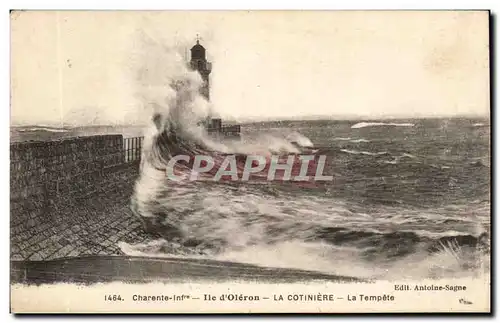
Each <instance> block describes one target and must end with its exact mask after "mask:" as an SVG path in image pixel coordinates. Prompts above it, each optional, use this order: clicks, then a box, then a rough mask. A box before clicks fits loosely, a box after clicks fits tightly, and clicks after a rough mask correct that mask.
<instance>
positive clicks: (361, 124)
mask: <svg viewBox="0 0 500 323" xmlns="http://www.w3.org/2000/svg"><path fill="white" fill-rule="evenodd" d="M375 126H394V127H413V126H414V124H413V123H392V122H391V123H386V122H359V123H356V124H355V125H352V126H351V129H359V128H366V127H375Z"/></svg>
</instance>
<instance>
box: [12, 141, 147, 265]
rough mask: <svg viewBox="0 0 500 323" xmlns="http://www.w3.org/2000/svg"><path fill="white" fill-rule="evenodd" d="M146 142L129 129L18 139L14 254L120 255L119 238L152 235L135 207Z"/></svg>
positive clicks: (14, 168) (15, 147) (14, 179)
mask: <svg viewBox="0 0 500 323" xmlns="http://www.w3.org/2000/svg"><path fill="white" fill-rule="evenodd" d="M131 143H132V144H131ZM140 148H141V147H140V139H139V138H137V139H135V138H132V140H127V139H126V140H124V139H123V137H122V136H121V135H106V136H91V137H80V138H71V139H64V140H59V141H47V142H22V143H14V144H11V147H10V156H11V164H10V166H11V167H10V168H11V172H10V175H11V179H10V183H11V197H10V233H11V259H12V260H26V259H30V260H46V259H55V258H61V257H71V256H79V255H87V254H88V255H91V254H107V255H110V254H120V250H119V248H118V246H117V244H116V243H117V242H118V241H126V242H131V243H135V242H141V241H144V240H145V239H146V238H147V235H146V234H145V232H144V231H143V230H142V228H141V223H140V222H139V220H138V219H136V218H134V217H133V215H132V212H131V211H130V208H129V205H130V197H131V195H132V193H133V185H134V182H135V180H136V178H137V176H138V173H139V163H140Z"/></svg>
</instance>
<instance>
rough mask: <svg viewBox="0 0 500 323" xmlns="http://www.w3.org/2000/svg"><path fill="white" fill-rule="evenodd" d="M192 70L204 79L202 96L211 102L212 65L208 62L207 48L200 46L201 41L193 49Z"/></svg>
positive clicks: (197, 41) (201, 90)
mask: <svg viewBox="0 0 500 323" xmlns="http://www.w3.org/2000/svg"><path fill="white" fill-rule="evenodd" d="M190 65H191V68H192V69H193V70H195V71H198V73H200V75H201V78H202V79H203V85H202V86H201V88H200V94H201V95H203V96H204V97H205V98H206V99H207V100H210V72H212V63H210V62H209V61H207V57H206V50H205V47H203V46H201V45H200V40H199V39H197V40H196V45H194V46H193V47H192V48H191V62H190Z"/></svg>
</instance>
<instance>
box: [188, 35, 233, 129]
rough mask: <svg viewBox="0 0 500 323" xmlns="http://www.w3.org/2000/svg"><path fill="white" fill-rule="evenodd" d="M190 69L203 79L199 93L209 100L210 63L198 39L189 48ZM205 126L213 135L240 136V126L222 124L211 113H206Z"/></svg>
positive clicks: (220, 120)
mask: <svg viewBox="0 0 500 323" xmlns="http://www.w3.org/2000/svg"><path fill="white" fill-rule="evenodd" d="M189 64H190V66H191V69H192V70H194V71H198V73H200V75H201V78H202V79H203V84H202V86H201V87H200V94H201V95H202V96H204V97H205V99H207V101H210V73H211V72H212V63H210V62H209V61H207V56H206V50H205V47H203V46H202V45H200V40H199V39H198V38H197V39H196V45H194V46H193V47H192V48H191V61H190V62H189ZM204 123H205V127H206V129H207V131H208V133H210V134H213V135H215V136H221V135H222V136H225V137H232V138H240V126H239V125H233V126H223V125H222V119H220V118H212V115H211V113H210V112H209V113H208V116H207V119H206V120H205V122H204Z"/></svg>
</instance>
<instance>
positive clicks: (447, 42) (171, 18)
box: [11, 11, 490, 124]
mask: <svg viewBox="0 0 500 323" xmlns="http://www.w3.org/2000/svg"><path fill="white" fill-rule="evenodd" d="M488 24H489V22H488V12H486V11H483V12H481V11H476V12H474V11H421V12H419V11H406V12H405V11H389V12H387V11H372V12H366V11H295V12H286V11H261V12H258V11H253V12H244V11H232V12H230V11H207V12H205V11H191V12H190V11H175V12H174V11H156V12H148V11H136V12H132V11H130V12H127V11H119V12H113V11H103V12H98V11H87V12H86V11H74V12H72V11H61V12H57V11H27V12H14V13H12V14H11V123H13V124H23V123H24V124H26V123H29V124H59V123H64V122H67V121H68V120H70V119H71V120H73V121H75V120H76V122H77V123H81V124H89V123H106V124H109V123H116V124H123V123H127V124H129V123H136V122H140V120H143V118H144V115H145V114H147V113H146V112H145V111H144V107H143V104H142V103H141V102H139V101H138V100H137V97H136V96H135V94H134V91H135V89H136V88H137V84H136V83H137V82H138V81H137V79H136V78H135V77H134V74H133V73H132V72H131V71H132V70H133V69H134V66H136V64H137V55H136V54H137V52H139V51H140V50H141V48H139V47H140V46H142V45H141V42H140V41H138V35H144V34H145V35H147V37H150V38H151V39H154V40H156V41H158V42H159V43H161V44H165V45H166V46H174V47H178V48H183V49H186V48H189V47H191V46H192V45H194V43H195V40H196V35H197V34H199V35H200V37H201V41H200V42H201V44H202V45H204V46H205V47H206V49H207V52H208V57H209V60H211V61H212V64H213V69H212V74H211V79H210V81H211V101H212V102H211V104H212V105H213V107H214V110H215V111H217V113H218V114H219V115H220V116H222V117H224V118H229V119H234V120H246V119H269V118H300V117H307V116H316V117H331V118H365V119H370V118H372V119H376V118H386V117H401V118H408V117H429V116H430V117H433V116H457V115H474V116H476V115H477V116H488V115H489V104H490V103H489V97H490V96H489V61H488V56H489V49H488ZM181 51H182V50H181ZM157 59H159V60H161V61H163V58H161V57H157ZM165 60H167V61H168V57H167V56H165ZM163 63H164V62H162V64H163ZM149 65H151V64H149ZM152 68H153V69H154V67H152Z"/></svg>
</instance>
